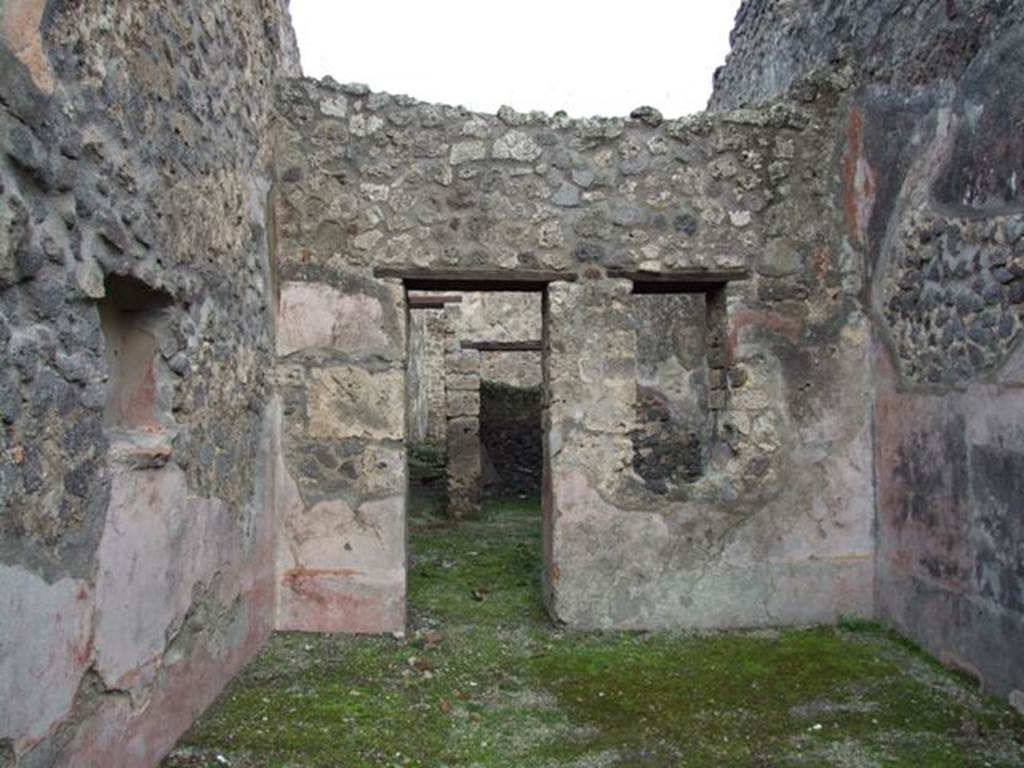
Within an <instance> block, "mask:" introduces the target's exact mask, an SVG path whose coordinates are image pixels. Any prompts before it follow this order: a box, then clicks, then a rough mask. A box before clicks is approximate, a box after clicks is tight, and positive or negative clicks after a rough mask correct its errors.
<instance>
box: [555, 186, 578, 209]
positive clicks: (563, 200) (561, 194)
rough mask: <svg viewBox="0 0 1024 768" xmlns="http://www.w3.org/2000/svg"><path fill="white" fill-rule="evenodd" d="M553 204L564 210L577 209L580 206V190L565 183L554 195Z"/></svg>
mask: <svg viewBox="0 0 1024 768" xmlns="http://www.w3.org/2000/svg"><path fill="white" fill-rule="evenodd" d="M551 202H552V203H554V204H555V205H557V206H560V207H562V208H575V207H576V206H578V205H579V204H580V190H579V188H577V187H575V186H574V185H572V184H568V183H563V184H562V186H560V187H559V188H558V191H557V192H555V194H554V195H552V197H551Z"/></svg>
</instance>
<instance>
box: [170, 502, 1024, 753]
mask: <svg viewBox="0 0 1024 768" xmlns="http://www.w3.org/2000/svg"><path fill="white" fill-rule="evenodd" d="M417 509H426V507H423V508H417ZM539 517H540V516H539V509H538V505H537V504H536V502H525V501H514V502H493V503H489V504H488V505H487V506H486V508H485V511H484V515H483V519H482V520H481V521H479V522H471V523H462V524H461V525H459V526H457V527H456V526H453V525H451V524H448V523H446V522H444V521H439V520H437V519H435V518H430V517H419V518H417V519H414V520H413V522H412V524H411V526H410V528H411V530H410V551H411V558H412V559H411V571H410V581H409V612H410V635H409V637H408V639H406V640H395V639H392V638H350V637H323V636H315V635H300V634H279V635H276V636H275V637H274V638H273V639H272V640H271V641H270V643H268V645H267V647H266V648H265V649H264V651H263V652H262V653H261V654H260V656H259V657H258V658H257V659H256V660H255V661H254V662H253V663H252V664H250V665H249V666H248V667H247V668H246V669H245V670H244V672H243V673H242V674H241V675H240V676H239V678H238V679H237V680H235V681H234V682H233V683H232V684H231V685H230V686H229V688H228V689H227V690H226V691H225V692H224V694H223V695H222V696H221V698H220V699H219V700H218V702H217V703H216V704H215V705H214V706H213V707H212V708H211V709H210V711H209V712H207V713H206V715H204V716H203V718H202V719H201V720H200V721H199V722H198V723H196V725H195V727H194V728H193V729H192V731H191V732H190V733H189V734H187V735H186V737H185V738H184V739H183V740H182V742H181V744H180V745H179V747H178V748H177V749H176V750H175V752H174V753H173V754H172V755H171V756H170V757H168V758H167V760H165V761H164V763H163V765H164V766H165V768H186V767H187V768H197V767H198V766H223V765H232V766H239V767H243V768H256V767H259V768H285V767H286V766H288V767H298V766H303V767H305V766H332V768H338V767H343V768H360V767H362V766H366V767H369V766H431V767H432V768H433V767H439V766H478V767H480V768H485V767H491V766H494V767H496V766H525V767H528V768H547V767H550V768H558V767H569V766H571V767H573V768H604V767H609V768H610V767H611V766H623V767H626V766H629V767H631V768H632V767H634V766H635V767H640V766H651V767H652V768H654V767H658V768H661V767H662V766H695V767H699V766H750V767H751V768H753V767H758V768H768V767H769V766H773V767H774V766H851V767H853V766H858V767H859V766H913V767H914V768H923V767H927V768H931V767H932V766H934V767H935V768H942V767H944V766H949V767H950V768H952V767H954V766H956V767H957V768H959V767H960V766H1005V767H1006V768H1010V766H1021V765H1024V721H1022V719H1021V718H1019V717H1017V716H1016V715H1014V714H1012V713H1011V712H1010V711H1009V710H1008V709H1007V708H1006V707H1005V706H1004V705H1002V704H1001V703H999V702H996V701H993V700H991V699H986V698H984V697H982V696H980V695H979V694H978V693H977V692H976V691H974V690H972V689H971V687H970V686H968V685H967V684H966V683H965V682H964V681H963V680H961V679H958V678H956V677H954V676H953V675H951V674H949V673H947V672H946V671H945V670H943V669H942V668H940V667H939V666H938V665H936V664H935V663H934V662H932V661H930V660H929V659H928V658H926V657H925V656H924V655H923V654H921V653H920V652H919V651H917V650H916V649H914V648H913V646H910V645H909V644H907V643H906V642H905V641H900V640H899V639H898V638H894V637H893V636H891V635H890V634H889V633H887V632H886V631H885V630H882V629H881V628H879V627H877V626H876V625H874V624H869V623H865V622H853V621H851V622H844V623H843V625H842V626H840V627H827V628H812V629H799V630H778V631H758V632H731V633H715V634H681V633H608V634H596V633H574V632H566V631H562V630H559V629H557V628H555V627H553V626H552V625H551V624H550V623H549V622H548V621H547V619H546V617H545V614H544V610H543V608H542V606H541V604H540V585H539V571H540V556H539V548H540V541H539V525H540V523H539Z"/></svg>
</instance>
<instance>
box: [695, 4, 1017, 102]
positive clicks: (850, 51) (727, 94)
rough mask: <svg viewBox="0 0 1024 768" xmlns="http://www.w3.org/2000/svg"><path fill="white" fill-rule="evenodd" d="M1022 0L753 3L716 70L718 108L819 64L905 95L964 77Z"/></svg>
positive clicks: (783, 87) (764, 92) (774, 94)
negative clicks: (916, 89)
mask: <svg viewBox="0 0 1024 768" xmlns="http://www.w3.org/2000/svg"><path fill="white" fill-rule="evenodd" d="M1022 16H1024V2H1022V0H943V2H919V1H918V0H830V2H811V1H810V0H796V1H794V0H743V4H742V6H741V7H740V10H739V13H738V14H737V16H736V26H735V28H734V29H733V32H732V35H731V37H730V40H731V42H732V52H731V53H730V54H729V56H728V58H727V60H726V64H725V66H724V67H722V68H720V69H719V70H718V72H716V73H715V90H714V93H713V95H712V96H711V101H710V105H709V106H710V108H711V109H731V108H735V107H737V106H741V105H744V104H757V103H761V102H764V101H768V100H771V99H775V98H778V97H779V96H781V95H783V94H785V93H786V92H787V91H788V90H789V89H790V87H792V86H794V85H797V86H798V87H799V88H800V89H805V88H806V87H807V82H806V80H805V77H806V76H807V75H809V74H811V73H812V72H814V71H816V70H827V71H830V72H832V73H837V74H840V75H841V76H843V77H844V78H845V79H847V80H848V81H849V82H851V83H854V84H867V83H888V84H891V85H893V86H894V87H896V88H899V89H900V90H901V91H903V92H904V93H908V94H909V93H910V91H911V89H913V88H914V87H917V86H920V85H928V84H930V83H934V82H936V81H950V82H955V81H956V80H957V79H958V78H959V77H960V75H961V74H962V72H963V69H964V67H965V66H966V64H967V62H969V61H970V60H971V58H972V57H973V56H974V55H975V54H977V53H978V52H979V51H981V50H984V49H986V48H988V47H990V46H991V45H992V44H993V43H994V41H995V40H996V39H997V38H999V37H1000V36H1001V35H1002V34H1003V32H1004V31H1005V29H1006V26H1007V22H1008V21H1009V22H1013V21H1015V20H1020V19H1021V18H1022Z"/></svg>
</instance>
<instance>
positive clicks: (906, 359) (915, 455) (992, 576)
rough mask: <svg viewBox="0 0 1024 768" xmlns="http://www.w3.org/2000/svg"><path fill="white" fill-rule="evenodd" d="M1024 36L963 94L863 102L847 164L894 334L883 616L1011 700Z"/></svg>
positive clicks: (881, 404) (976, 70) (1018, 597)
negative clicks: (862, 182)
mask: <svg viewBox="0 0 1024 768" xmlns="http://www.w3.org/2000/svg"><path fill="white" fill-rule="evenodd" d="M1017 20H1018V23H1017V24H1016V25H1015V26H1013V25H1008V26H1006V27H1005V28H1004V31H1003V36H1002V37H1001V38H1000V39H999V40H998V41H997V42H996V43H995V44H993V45H991V46H989V47H986V48H984V49H982V50H981V51H980V52H979V53H978V54H977V55H976V56H974V57H973V58H972V59H971V60H970V63H969V65H968V66H967V68H966V69H965V71H964V74H963V76H962V77H961V78H960V79H959V80H958V81H957V82H956V83H955V84H953V85H950V84H946V83H936V84H934V85H932V86H931V87H929V88H925V89H919V90H918V91H916V92H914V93H913V94H907V93H905V92H903V91H901V90H899V89H896V88H894V87H888V86H887V87H880V86H876V87H874V88H872V89H869V90H866V91H861V92H858V93H857V94H856V96H855V97H854V100H853V104H852V106H851V111H850V123H849V124H850V126H851V130H850V131H849V132H848V150H847V156H848V157H849V158H851V160H850V162H851V163H854V162H855V163H856V165H857V168H858V171H857V174H858V175H859V176H860V178H863V179H870V180H871V181H870V189H871V194H870V195H866V196H865V195H863V194H861V195H860V196H859V198H858V195H857V194H856V192H853V191H851V192H850V193H848V197H849V198H851V199H856V201H857V202H856V204H857V207H858V209H859V210H861V211H863V214H862V216H861V217H860V220H861V221H863V222H864V227H863V229H862V230H860V233H859V235H858V236H859V237H860V238H861V239H862V241H863V243H864V247H865V251H866V254H867V260H868V264H869V268H870V269H871V272H872V276H873V280H872V287H871V290H872V293H871V298H872V303H873V307H874V311H875V316H876V318H877V323H876V328H877V351H876V358H877V362H876V379H877V403H876V433H877V437H876V448H875V452H876V465H877V478H878V519H879V528H878V531H879V540H878V579H879V582H878V583H879V593H878V594H879V601H878V606H879V612H880V614H879V615H880V616H881V617H882V618H883V619H884V620H885V621H886V622H887V623H889V624H891V625H893V626H895V627H896V628H897V629H899V630H900V631H901V632H902V633H904V634H906V635H908V636H910V637H911V638H913V639H914V640H915V641H917V642H918V643H920V644H921V645H923V646H924V647H925V648H927V649H928V650H929V651H930V652H932V653H934V654H935V655H936V656H938V657H940V658H942V659H944V660H946V661H947V662H948V663H950V664H952V665H954V666H957V667H960V668H962V669H965V670H968V671H970V672H971V673H972V674H974V675H975V676H976V677H978V678H979V679H980V680H982V681H983V683H984V685H985V687H986V688H987V689H988V690H990V691H992V692H995V693H999V694H1007V693H1010V692H1011V691H1012V690H1014V689H1018V690H1024V663H1022V659H1021V655H1020V653H1019V651H1018V650H1017V649H1019V648H1020V647H1021V646H1022V644H1024V600H1022V591H1021V586H1020V585H1021V583H1022V576H1024V555H1022V553H1024V546H1022V543H1024V538H1022V532H1024V528H1022V519H1024V518H1022V515H1021V503H1020V500H1021V495H1020V489H1019V487H1018V485H1017V480H1016V478H1017V477H1018V476H1019V471H1020V468H1021V467H1022V466H1024V429H1022V426H1021V424H1020V419H1019V418H1018V416H1019V414H1020V413H1021V407H1022V405H1024V400H1022V399H1021V395H1022V390H1021V389H1020V385H1021V384H1022V383H1024V379H1022V377H1021V371H1022V369H1021V364H1020V359H1021V358H1020V356H1021V348H1020V331H1021V314H1022V310H1024V192H1022V191H1021V189H1020V187H1019V185H1018V181H1017V179H1019V178H1024V137H1022V134H1021V131H1020V125H1021V121H1022V120H1024V107H1022V106H1021V103H1020V99H1019V98H1018V96H1017V95H1018V94H1019V93H1020V92H1021V88H1022V87H1024V79H1022V77H1021V73H1022V72H1024V54H1022V51H1024V23H1022V22H1024V15H1018V16H1017ZM854 129H855V130H854ZM895 131H903V132H904V133H905V135H907V137H908V141H907V142H905V143H902V144H901V145H900V146H899V147H897V146H894V145H893V144H892V142H890V141H889V140H888V139H887V138H885V137H888V136H891V135H892V134H893V133H894V132H895Z"/></svg>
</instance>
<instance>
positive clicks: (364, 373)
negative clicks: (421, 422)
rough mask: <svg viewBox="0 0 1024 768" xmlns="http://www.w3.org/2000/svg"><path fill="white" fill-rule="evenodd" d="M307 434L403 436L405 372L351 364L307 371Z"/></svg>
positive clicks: (339, 436)
mask: <svg viewBox="0 0 1024 768" xmlns="http://www.w3.org/2000/svg"><path fill="white" fill-rule="evenodd" d="M308 419H309V422H308V425H309V436H310V437H313V438H334V439H341V438H347V437H358V438H364V439H371V440H402V439H403V438H404V436H405V374H404V373H403V372H402V371H400V370H394V369H387V370H384V371H370V370H367V369H365V368H360V367H358V366H352V365H340V366H333V367H330V368H320V369H314V370H313V371H311V373H310V382H309V403H308Z"/></svg>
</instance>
